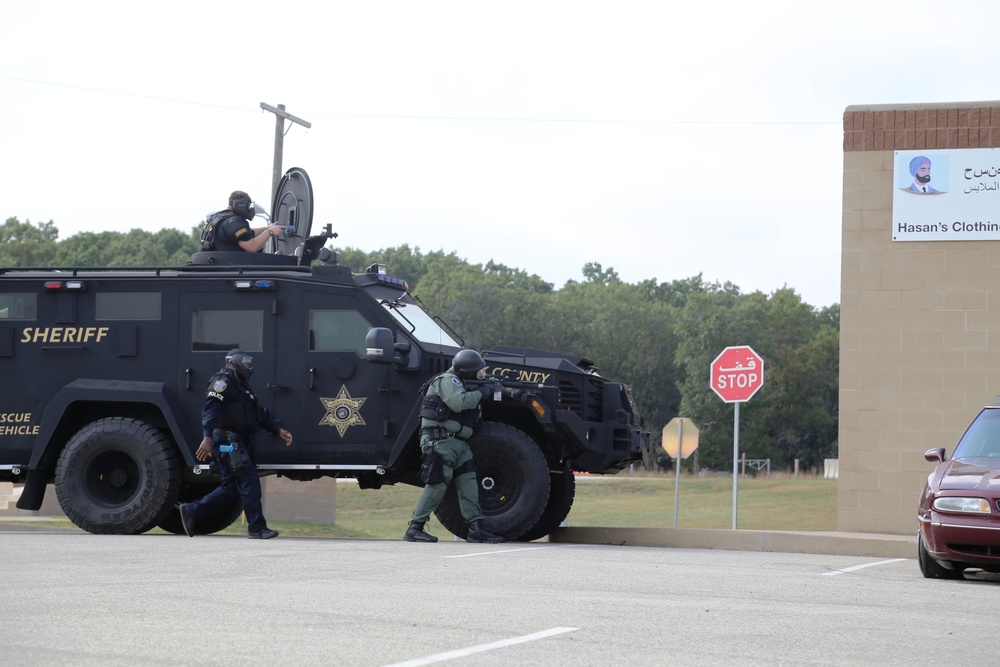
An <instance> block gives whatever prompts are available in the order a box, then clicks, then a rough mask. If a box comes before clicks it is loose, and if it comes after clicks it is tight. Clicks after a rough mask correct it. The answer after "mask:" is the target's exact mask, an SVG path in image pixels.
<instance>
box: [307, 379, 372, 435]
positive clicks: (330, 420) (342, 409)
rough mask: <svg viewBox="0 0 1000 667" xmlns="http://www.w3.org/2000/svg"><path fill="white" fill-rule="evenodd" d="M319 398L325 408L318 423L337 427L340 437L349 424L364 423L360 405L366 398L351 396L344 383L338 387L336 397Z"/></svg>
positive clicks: (360, 424)
mask: <svg viewBox="0 0 1000 667" xmlns="http://www.w3.org/2000/svg"><path fill="white" fill-rule="evenodd" d="M319 400H320V401H321V402H322V403H323V407H324V408H326V414H325V415H323V418H322V419H320V420H319V425H320V426H333V427H334V428H336V429H337V433H339V434H340V437H342V438H343V437H344V433H346V432H347V429H348V428H350V427H351V426H364V425H365V420H364V417H362V416H361V406H362V405H364V403H365V401H367V400H368V399H367V398H351V395H350V394H349V393H348V391H347V386H346V385H343V386H341V387H340V393H339V394H337V398H320V399H319Z"/></svg>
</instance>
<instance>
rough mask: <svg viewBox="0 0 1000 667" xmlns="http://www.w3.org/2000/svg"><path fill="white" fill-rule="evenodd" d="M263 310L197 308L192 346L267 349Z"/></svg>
mask: <svg viewBox="0 0 1000 667" xmlns="http://www.w3.org/2000/svg"><path fill="white" fill-rule="evenodd" d="M263 346H264V313H263V312H262V311H259V310H196V311H194V312H192V313H191V348H192V351H194V352H218V351H219V350H231V349H233V348H236V347H238V348H241V349H244V350H246V351H247V352H260V351H261V350H262V349H264V347H263Z"/></svg>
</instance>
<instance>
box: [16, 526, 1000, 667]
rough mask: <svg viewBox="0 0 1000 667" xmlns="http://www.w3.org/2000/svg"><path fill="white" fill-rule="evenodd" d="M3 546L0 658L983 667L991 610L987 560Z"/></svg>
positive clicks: (275, 546)
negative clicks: (977, 564)
mask: <svg viewBox="0 0 1000 667" xmlns="http://www.w3.org/2000/svg"><path fill="white" fill-rule="evenodd" d="M0 563H2V569H3V573H4V592H5V606H6V609H5V613H4V614H2V615H0V633H2V636H3V637H4V656H5V662H8V661H9V662H10V663H11V664H56V663H61V664H75V665H96V664H101V665H119V664H120V665H125V664H128V665H134V664H149V665H157V664H171V665H173V664H190V665H198V664H205V665H210V664H235V663H248V664H264V663H274V662H277V661H281V662H282V663H284V664H293V665H297V664H301V665H320V664H322V665H330V664H336V665H373V666H375V665H425V664H438V663H444V664H455V665H459V664H465V665H487V666H490V665H498V666H499V665H504V667H509V665H512V664H516V665H573V666H574V667H579V666H580V665H619V664H630V665H712V666H713V667H714V666H717V665H719V664H725V665H760V664H768V665H907V666H908V667H909V666H912V665H930V664H949V663H950V664H956V663H958V662H960V663H961V664H963V665H987V664H990V665H992V664H994V663H995V656H994V652H995V640H994V638H993V637H992V636H991V633H989V632H984V629H988V627H989V624H988V623H986V624H985V625H984V621H983V619H984V618H985V619H988V618H991V617H992V616H994V615H995V613H996V612H998V611H1000V596H998V595H997V588H996V586H997V585H998V582H1000V578H998V577H995V576H993V575H980V576H977V577H973V578H970V579H969V580H967V581H957V582H956V581H937V580H926V579H923V578H922V577H921V575H920V571H919V568H918V567H917V564H916V561H915V560H913V559H910V558H879V557H869V556H847V555H829V554H800V553H785V552H770V551H736V550H724V549H692V548H663V547H643V546H614V545H606V544H571V543H530V544H523V543H512V544H501V545H485V544H468V543H465V542H456V541H445V540H443V541H441V542H439V543H438V544H432V545H425V544H409V543H406V542H402V541H399V542H396V541H380V540H349V539H317V538H297V539H288V538H278V539H275V540H269V541H251V540H246V539H243V538H239V537H222V536H211V537H197V538H194V539H190V538H187V537H183V536H181V537H179V536H172V535H139V536H96V535H90V534H86V533H82V532H76V531H45V530H39V529H31V530H25V531H19V530H16V529H13V527H9V528H8V530H6V531H4V532H2V533H0ZM942 604H946V605H947V607H946V609H943V608H942ZM941 612H944V613H941ZM932 613H934V615H933V616H931V614H932ZM942 619H944V620H942Z"/></svg>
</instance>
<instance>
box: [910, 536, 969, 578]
mask: <svg viewBox="0 0 1000 667" xmlns="http://www.w3.org/2000/svg"><path fill="white" fill-rule="evenodd" d="M917 563H919V564H920V574H922V575H924V578H925V579H964V578H965V577H963V576H962V570H963V569H965V568H961V569H954V570H952V569H949V568H947V567H945V566H943V565H941V564H940V563H938V562H937V561H936V560H934V559H933V558H931V555H930V553H928V551H927V547H926V545H924V536H923V533H917Z"/></svg>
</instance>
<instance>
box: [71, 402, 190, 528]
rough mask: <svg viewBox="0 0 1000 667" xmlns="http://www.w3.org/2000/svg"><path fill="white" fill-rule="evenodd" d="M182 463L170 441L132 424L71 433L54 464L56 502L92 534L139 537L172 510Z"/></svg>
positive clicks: (118, 422)
mask: <svg viewBox="0 0 1000 667" xmlns="http://www.w3.org/2000/svg"><path fill="white" fill-rule="evenodd" d="M181 477H182V476H181V464H180V459H179V458H178V456H177V452H176V451H175V450H174V448H173V446H172V445H171V444H170V441H169V440H167V438H166V437H165V436H164V435H163V434H162V433H161V432H160V431H158V430H157V429H155V428H153V427H152V426H150V425H149V424H147V423H145V422H142V421H138V420H136V419H124V418H121V417H113V418H110V419H100V420H98V421H95V422H92V423H90V424H87V425H86V426H84V427H83V428H82V429H80V430H79V431H77V432H76V434H74V435H73V437H72V438H70V441H69V442H68V443H67V444H66V448H65V449H64V450H63V451H62V454H61V455H60V456H59V462H58V464H57V465H56V480H55V482H56V484H55V485H56V497H57V498H58V499H59V505H60V506H61V507H62V509H63V511H64V512H66V516H68V517H69V519H70V520H71V521H72V522H73V523H75V524H76V525H77V526H79V527H80V528H82V529H84V530H86V531H88V532H91V533H102V534H118V535H135V534H138V533H144V532H146V531H147V530H149V529H150V528H152V527H153V526H155V525H156V524H158V523H159V522H160V521H161V520H162V519H163V517H164V516H165V515H166V514H167V513H168V512H169V511H170V510H171V509H172V508H173V506H174V503H175V502H176V500H177V495H178V493H179V492H180V488H181Z"/></svg>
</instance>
